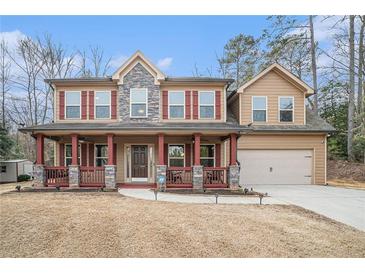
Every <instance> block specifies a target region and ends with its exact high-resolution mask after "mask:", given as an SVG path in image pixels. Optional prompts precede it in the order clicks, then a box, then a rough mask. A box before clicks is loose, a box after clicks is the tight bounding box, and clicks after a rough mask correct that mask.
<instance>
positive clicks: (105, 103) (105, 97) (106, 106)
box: [95, 91, 110, 119]
mask: <svg viewBox="0 0 365 274" xmlns="http://www.w3.org/2000/svg"><path fill="white" fill-rule="evenodd" d="M95 118H96V119H109V118H110V92H109V91H96V92H95Z"/></svg>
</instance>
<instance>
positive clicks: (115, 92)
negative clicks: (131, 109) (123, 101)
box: [111, 90, 117, 119]
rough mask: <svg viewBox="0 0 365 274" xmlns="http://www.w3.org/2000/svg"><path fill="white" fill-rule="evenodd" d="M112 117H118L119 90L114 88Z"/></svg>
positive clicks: (112, 93)
mask: <svg viewBox="0 0 365 274" xmlns="http://www.w3.org/2000/svg"><path fill="white" fill-rule="evenodd" d="M111 113H112V115H111V118H112V119H117V91H116V90H112V92H111Z"/></svg>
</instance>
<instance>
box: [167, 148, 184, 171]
mask: <svg viewBox="0 0 365 274" xmlns="http://www.w3.org/2000/svg"><path fill="white" fill-rule="evenodd" d="M184 163H185V146H184V145H169V166H171V167H183V166H184Z"/></svg>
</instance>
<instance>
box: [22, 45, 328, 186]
mask: <svg viewBox="0 0 365 274" xmlns="http://www.w3.org/2000/svg"><path fill="white" fill-rule="evenodd" d="M46 82H47V83H49V84H50V85H51V86H52V88H53V89H54V104H55V105H54V109H55V112H54V122H53V123H51V124H45V125H38V126H33V127H27V128H24V129H22V131H23V132H30V133H31V134H32V135H33V136H34V137H35V138H36V144H37V160H36V165H35V166H36V168H35V177H36V179H37V180H38V181H39V182H41V183H42V184H43V185H44V186H56V185H58V186H69V187H94V186H96V187H100V186H106V187H110V188H115V187H116V186H119V187H140V186H148V187H153V186H155V185H157V186H158V187H159V188H166V187H167V188H169V187H170V188H176V187H183V188H195V189H202V188H209V187H211V188H222V187H230V188H232V189H236V188H238V187H239V184H240V185H242V186H243V185H251V184H306V183H312V184H323V183H325V182H326V139H327V134H328V132H330V131H332V130H333V128H332V127H331V126H330V125H328V124H327V123H326V122H324V121H323V120H322V119H320V118H319V117H317V116H315V115H313V114H312V113H311V112H310V111H309V110H307V109H306V106H305V101H306V97H308V96H310V95H312V94H313V90H312V89H311V88H310V87H309V86H307V85H306V84H305V83H304V82H303V81H301V80H300V79H298V78H296V77H295V76H294V75H292V74H291V73H290V72H288V71H287V70H285V69H284V68H282V67H281V66H279V65H277V64H275V65H272V66H270V67H269V68H267V69H266V70H264V71H262V72H261V73H260V74H258V75H257V76H256V77H254V78H253V79H252V80H250V81H248V82H247V83H245V84H244V85H243V86H241V87H240V88H239V89H238V90H237V91H235V92H232V93H231V94H230V95H229V96H228V94H227V89H228V87H229V86H230V85H231V84H232V82H233V80H232V79H220V78H208V77H207V78H205V77H167V76H166V75H165V74H164V73H162V72H161V71H160V70H159V69H158V68H157V67H156V66H155V65H154V64H152V63H151V62H150V61H149V60H148V59H147V58H146V57H145V56H144V55H143V54H142V53H141V52H139V51H137V52H136V53H135V54H134V55H133V56H132V57H131V58H129V59H128V60H127V61H126V62H125V63H124V64H123V65H122V66H121V67H120V68H119V69H118V70H117V71H116V72H115V73H114V74H113V75H112V76H111V77H103V78H71V79H70V78H69V79H47V80H46ZM44 138H49V139H51V140H54V143H55V149H54V151H55V152H54V153H55V155H54V156H55V157H54V159H55V163H54V166H45V165H44Z"/></svg>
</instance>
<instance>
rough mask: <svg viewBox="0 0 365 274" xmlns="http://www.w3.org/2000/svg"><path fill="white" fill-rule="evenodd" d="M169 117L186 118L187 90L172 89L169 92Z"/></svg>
mask: <svg viewBox="0 0 365 274" xmlns="http://www.w3.org/2000/svg"><path fill="white" fill-rule="evenodd" d="M168 94H169V118H172V119H174V118H175V119H176V118H184V115H185V113H184V106H185V92H184V91H170V92H169V93H168Z"/></svg>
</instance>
